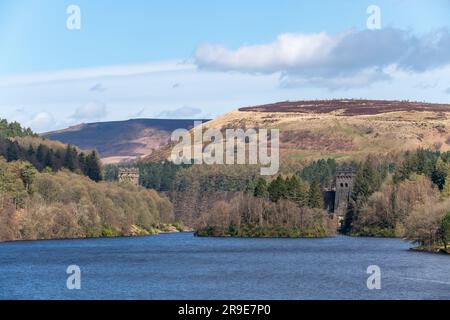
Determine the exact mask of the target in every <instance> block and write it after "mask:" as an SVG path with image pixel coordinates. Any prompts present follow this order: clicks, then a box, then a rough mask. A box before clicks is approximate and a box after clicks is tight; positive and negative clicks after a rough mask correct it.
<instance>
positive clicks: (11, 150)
mask: <svg viewBox="0 0 450 320" xmlns="http://www.w3.org/2000/svg"><path fill="white" fill-rule="evenodd" d="M19 152H20V147H19V144H18V143H17V141H13V142H9V144H8V149H7V150H6V160H7V161H8V162H11V161H16V160H19Z"/></svg>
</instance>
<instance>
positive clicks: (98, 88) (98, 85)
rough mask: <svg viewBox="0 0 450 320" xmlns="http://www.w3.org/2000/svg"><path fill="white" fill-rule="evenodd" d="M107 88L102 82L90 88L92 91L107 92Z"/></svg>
mask: <svg viewBox="0 0 450 320" xmlns="http://www.w3.org/2000/svg"><path fill="white" fill-rule="evenodd" d="M106 90H108V89H106V88H105V87H104V86H103V85H102V84H101V83H97V84H95V85H93V86H92V87H91V88H90V89H89V91H91V92H105V91H106Z"/></svg>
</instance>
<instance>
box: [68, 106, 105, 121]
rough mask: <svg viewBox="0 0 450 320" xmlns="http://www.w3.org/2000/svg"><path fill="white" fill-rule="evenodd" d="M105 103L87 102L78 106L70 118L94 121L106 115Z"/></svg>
mask: <svg viewBox="0 0 450 320" xmlns="http://www.w3.org/2000/svg"><path fill="white" fill-rule="evenodd" d="M106 113H107V111H106V105H105V104H104V103H102V102H99V101H92V102H89V103H88V104H86V105H84V106H81V107H78V108H77V109H76V110H75V113H74V114H73V116H72V118H73V119H75V120H78V121H95V120H100V119H102V118H104V117H105V116H106Z"/></svg>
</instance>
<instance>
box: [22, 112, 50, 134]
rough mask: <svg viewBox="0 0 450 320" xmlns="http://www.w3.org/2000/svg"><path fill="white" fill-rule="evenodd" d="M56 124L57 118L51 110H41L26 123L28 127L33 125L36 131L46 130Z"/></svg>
mask: <svg viewBox="0 0 450 320" xmlns="http://www.w3.org/2000/svg"><path fill="white" fill-rule="evenodd" d="M54 125H55V119H54V117H53V115H52V114H51V113H49V112H39V113H37V114H35V115H34V116H33V118H32V119H31V120H29V121H28V122H27V123H26V126H27V127H31V128H32V129H33V130H34V131H36V132H45V131H47V130H49V129H51V128H52V127H53V126H54Z"/></svg>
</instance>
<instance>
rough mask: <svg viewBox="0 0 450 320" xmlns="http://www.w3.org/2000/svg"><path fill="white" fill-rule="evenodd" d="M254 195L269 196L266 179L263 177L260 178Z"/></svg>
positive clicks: (259, 196)
mask: <svg viewBox="0 0 450 320" xmlns="http://www.w3.org/2000/svg"><path fill="white" fill-rule="evenodd" d="M254 196H255V197H258V198H267V197H268V196H269V191H268V190H267V181H266V179H263V178H259V179H258V181H257V183H256V186H255V191H254Z"/></svg>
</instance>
